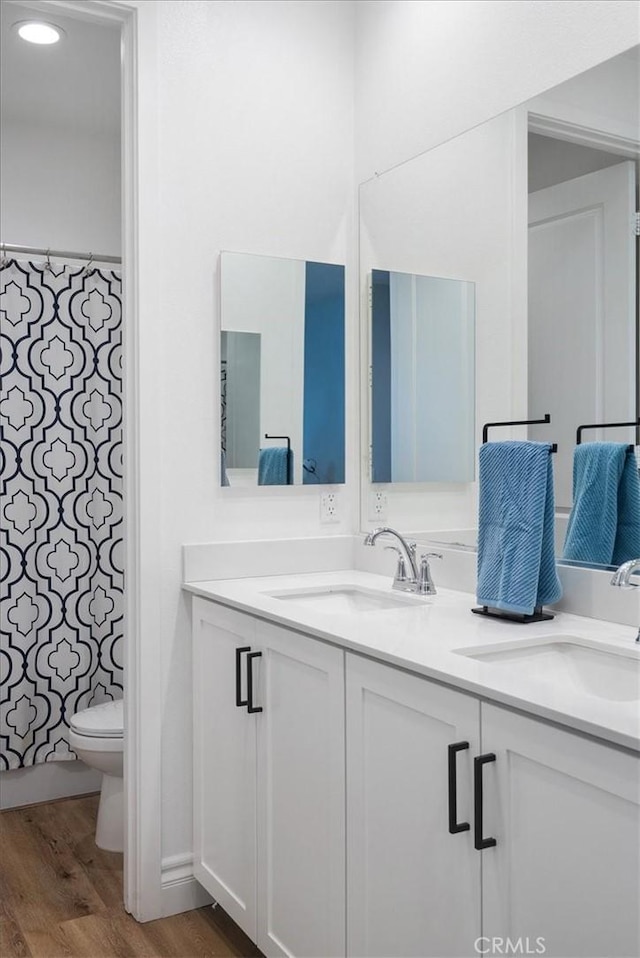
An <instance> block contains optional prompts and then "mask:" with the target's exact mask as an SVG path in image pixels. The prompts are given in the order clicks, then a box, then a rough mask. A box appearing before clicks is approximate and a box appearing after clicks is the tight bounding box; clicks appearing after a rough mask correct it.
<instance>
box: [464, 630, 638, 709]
mask: <svg viewBox="0 0 640 958" xmlns="http://www.w3.org/2000/svg"><path fill="white" fill-rule="evenodd" d="M455 652H456V654H458V655H465V656H467V657H468V658H471V659H477V660H478V661H479V662H486V663H487V664H489V663H491V664H492V665H493V666H495V667H496V668H497V669H499V670H500V672H501V673H502V674H507V673H508V674H512V675H515V674H518V673H519V674H525V675H526V677H527V679H533V680H534V681H540V682H544V683H545V684H547V685H549V684H551V685H554V686H555V687H556V688H565V689H569V690H571V691H573V692H582V693H584V694H586V695H591V696H595V697H596V698H601V699H607V700H609V701H613V702H634V701H638V700H639V699H640V655H638V654H636V653H635V650H633V651H629V652H627V651H626V650H625V649H619V648H618V647H615V648H612V647H611V646H606V647H601V646H596V645H589V644H587V643H585V642H584V641H582V640H580V639H578V638H575V637H573V636H568V635H567V636H551V637H548V638H545V639H540V640H539V641H536V642H525V643H523V642H509V643H505V644H504V645H492V646H485V647H484V648H476V649H456V650H455Z"/></svg>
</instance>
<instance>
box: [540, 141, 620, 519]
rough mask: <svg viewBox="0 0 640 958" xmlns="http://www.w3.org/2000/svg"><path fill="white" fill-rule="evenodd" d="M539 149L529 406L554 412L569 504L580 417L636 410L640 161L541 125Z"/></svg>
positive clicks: (607, 433)
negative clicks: (558, 136) (632, 216)
mask: <svg viewBox="0 0 640 958" xmlns="http://www.w3.org/2000/svg"><path fill="white" fill-rule="evenodd" d="M529 157H530V162H529V176H530V184H531V187H532V189H530V192H529V259H528V274H529V312H528V316H529V322H528V330H529V333H528V357H529V358H528V370H529V409H530V410H534V409H542V408H543V407H544V411H545V412H548V413H550V414H551V419H552V422H553V433H554V438H555V439H556V440H557V441H558V444H559V446H558V456H557V459H556V462H555V493H556V507H557V508H559V509H561V510H563V511H566V512H568V510H569V509H570V508H571V503H572V499H573V491H572V461H573V445H574V439H575V435H576V428H577V426H578V425H580V424H582V423H611V422H629V421H631V420H632V419H633V417H634V415H635V402H636V396H635V391H636V387H635V376H636V361H635V306H636V304H635V298H636V297H635V265H634V252H635V250H634V247H635V238H634V236H633V233H632V231H631V229H630V228H629V225H630V224H629V213H630V211H631V210H632V209H633V208H634V206H635V197H636V168H635V164H634V163H633V162H632V161H631V160H626V159H625V158H624V157H621V156H619V155H616V154H610V153H607V152H605V151H602V150H595V149H592V148H589V147H584V146H580V145H579V144H575V143H566V142H565V141H562V140H555V139H551V138H548V137H543V136H539V135H536V134H530V136H529ZM582 170H585V171H586V172H582ZM574 173H575V174H576V175H574ZM542 183H546V184H547V185H545V186H541V184H542ZM568 357H572V358H573V359H572V363H571V376H570V388H567V385H568V384H567V376H568V372H569V370H568V365H567V360H568ZM546 435H548V428H547V430H546V432H543V431H542V430H541V428H540V427H531V429H530V431H529V437H530V438H531V439H537V440H544V438H545V436H546ZM588 438H589V439H592V440H602V441H610V442H630V441H631V440H632V439H633V431H632V430H631V429H627V430H626V431H625V430H624V429H609V430H602V429H599V430H594V431H593V432H592V433H590V435H589V437H588Z"/></svg>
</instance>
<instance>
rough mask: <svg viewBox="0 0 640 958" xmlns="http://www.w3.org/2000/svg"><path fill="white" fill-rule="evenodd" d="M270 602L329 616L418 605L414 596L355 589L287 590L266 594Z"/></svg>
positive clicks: (319, 588) (345, 586)
mask: <svg viewBox="0 0 640 958" xmlns="http://www.w3.org/2000/svg"><path fill="white" fill-rule="evenodd" d="M267 595H270V596H271V597H272V598H274V599H282V600H283V601H285V602H288V603H294V604H295V605H298V606H302V607H304V608H307V609H313V610H315V611H317V612H329V613H332V614H345V613H346V614H353V613H362V612H379V611H381V610H384V609H406V608H407V607H408V606H414V607H415V606H416V605H421V604H422V603H423V600H422V599H420V598H418V597H417V596H411V595H402V594H401V593H392V592H383V591H382V590H380V591H376V590H375V589H363V588H362V587H361V586H356V585H335V586H318V587H317V588H309V589H288V590H283V591H279V592H269V593H267Z"/></svg>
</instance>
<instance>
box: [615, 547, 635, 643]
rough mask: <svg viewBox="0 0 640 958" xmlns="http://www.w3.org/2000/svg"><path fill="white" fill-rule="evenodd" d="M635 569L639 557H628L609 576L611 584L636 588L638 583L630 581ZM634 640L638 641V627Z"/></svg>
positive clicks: (622, 587) (625, 587)
mask: <svg viewBox="0 0 640 958" xmlns="http://www.w3.org/2000/svg"><path fill="white" fill-rule="evenodd" d="M637 569H640V559H629V561H628V562H623V563H622V565H621V566H619V567H618V568H617V569H616V571H615V572H614V573H613V575H612V576H611V585H617V586H618V587H619V588H620V589H634V588H638V586H639V585H640V583H639V582H632V581H631V576H632V574H633V573H634V572H635V571H636V570H637ZM636 642H640V627H639V628H638V634H637V636H636Z"/></svg>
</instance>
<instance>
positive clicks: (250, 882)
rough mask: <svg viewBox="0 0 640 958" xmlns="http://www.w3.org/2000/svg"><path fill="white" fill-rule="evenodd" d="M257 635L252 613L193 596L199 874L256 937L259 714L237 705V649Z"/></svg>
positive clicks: (196, 853)
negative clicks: (237, 610) (257, 737)
mask: <svg viewBox="0 0 640 958" xmlns="http://www.w3.org/2000/svg"><path fill="white" fill-rule="evenodd" d="M254 638H255V620H254V619H252V618H251V617H250V616H246V615H242V614H240V613H237V612H234V611H232V610H230V609H225V608H224V606H220V605H216V604H215V603H213V602H207V601H206V600H203V599H199V598H194V600H193V690H194V729H193V732H194V763H193V764H194V875H195V877H196V878H197V879H198V881H199V882H200V883H201V884H202V885H204V887H205V888H206V889H207V891H208V892H209V894H210V895H212V896H213V898H215V900H216V901H217V902H219V903H220V905H221V906H222V907H223V908H224V909H225V911H227V912H228V913H229V915H231V917H232V918H233V919H234V921H236V922H237V923H238V924H239V925H240V927H241V928H243V929H244V931H245V932H246V933H247V935H249V937H250V938H252V939H253V940H254V941H255V940H256V933H257V925H256V878H255V870H256V719H257V718H259V716H256V715H250V714H249V713H248V712H247V709H246V707H237V706H236V649H237V648H241V647H245V646H249V645H252V644H253V641H254ZM246 659H247V657H246V654H245V655H243V656H242V657H241V662H240V665H241V668H242V678H243V682H242V691H243V696H244V695H245V694H246V668H247V661H246Z"/></svg>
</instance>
